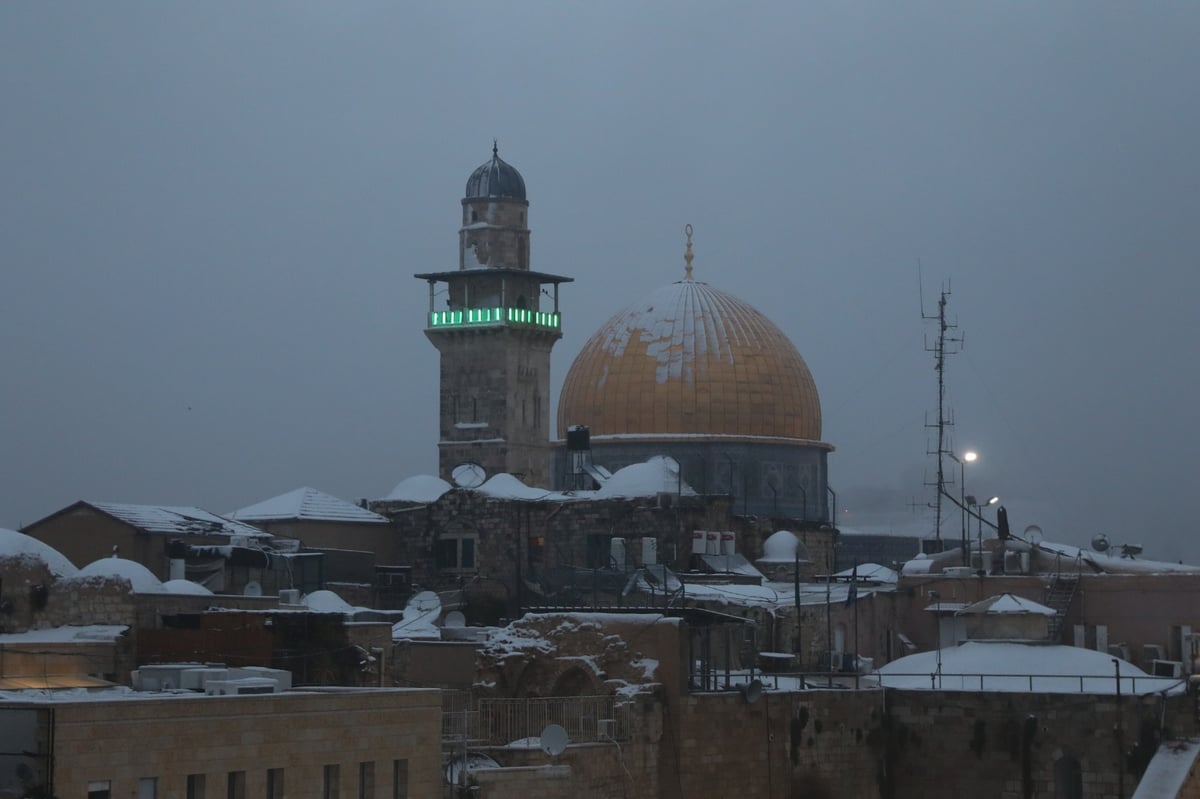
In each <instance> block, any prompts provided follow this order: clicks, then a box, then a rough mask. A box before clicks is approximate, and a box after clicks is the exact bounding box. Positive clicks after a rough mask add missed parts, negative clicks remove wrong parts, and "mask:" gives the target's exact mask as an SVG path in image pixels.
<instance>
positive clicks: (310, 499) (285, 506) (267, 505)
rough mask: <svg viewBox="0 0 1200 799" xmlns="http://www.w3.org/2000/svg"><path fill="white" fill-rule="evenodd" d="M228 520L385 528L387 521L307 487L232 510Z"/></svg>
mask: <svg viewBox="0 0 1200 799" xmlns="http://www.w3.org/2000/svg"><path fill="white" fill-rule="evenodd" d="M229 518H231V519H238V520H240V521H265V520H273V519H300V520H304V521H322V522H360V523H365V524H387V519H386V518H384V517H383V516H380V515H379V514H378V513H372V512H371V511H369V510H367V509H366V508H360V507H359V506H357V505H355V504H354V503H353V502H347V501H346V500H344V499H338V498H337V497H335V496H331V495H329V494H326V493H324V492H322V491H318V490H317V489H315V488H309V487H307V486H305V487H303V488H297V489H295V490H293V491H289V492H287V493H286V494H280V495H279V496H277V497H272V498H270V499H265V500H263V501H262V502H259V503H257V504H255V505H250V506H248V507H245V508H242V509H241V510H236V511H234V512H233V513H231V514H229Z"/></svg>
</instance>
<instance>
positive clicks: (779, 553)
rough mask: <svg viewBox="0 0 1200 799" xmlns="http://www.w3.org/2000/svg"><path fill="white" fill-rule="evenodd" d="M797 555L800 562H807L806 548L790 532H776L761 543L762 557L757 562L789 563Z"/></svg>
mask: <svg viewBox="0 0 1200 799" xmlns="http://www.w3.org/2000/svg"><path fill="white" fill-rule="evenodd" d="M797 555H799V556H800V560H805V561H806V560H808V548H807V547H806V546H804V544H803V542H801V541H800V539H799V538H797V537H796V534H795V533H793V532H792V531H791V530H777V531H776V532H774V533H771V536H770V537H769V538H768V539H767V540H766V541H764V542H763V556H762V557H761V558H759V560H765V561H770V562H779V563H791V562H793V561H794V560H795V559H796V556H797Z"/></svg>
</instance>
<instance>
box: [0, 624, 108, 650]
mask: <svg viewBox="0 0 1200 799" xmlns="http://www.w3.org/2000/svg"><path fill="white" fill-rule="evenodd" d="M128 631H129V627H127V626H126V625H124V624H88V625H70V626H66V627H49V628H46V629H43V630H27V631H26V632H23V633H5V634H3V635H0V646H3V645H6V644H80V643H96V642H101V643H107V642H112V641H115V640H116V639H118V638H120V637H121V636H122V635H124V634H125V633H127V632H128Z"/></svg>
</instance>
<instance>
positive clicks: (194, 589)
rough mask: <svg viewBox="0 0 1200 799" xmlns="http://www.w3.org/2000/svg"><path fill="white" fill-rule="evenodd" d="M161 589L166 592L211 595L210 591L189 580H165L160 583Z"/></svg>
mask: <svg viewBox="0 0 1200 799" xmlns="http://www.w3.org/2000/svg"><path fill="white" fill-rule="evenodd" d="M162 587H163V591H164V592H166V593H168V594H195V595H197V596H212V591H209V590H208V589H207V588H206V587H204V586H202V585H200V583H194V582H192V581H191V580H167V581H166V582H165V583H163V584H162Z"/></svg>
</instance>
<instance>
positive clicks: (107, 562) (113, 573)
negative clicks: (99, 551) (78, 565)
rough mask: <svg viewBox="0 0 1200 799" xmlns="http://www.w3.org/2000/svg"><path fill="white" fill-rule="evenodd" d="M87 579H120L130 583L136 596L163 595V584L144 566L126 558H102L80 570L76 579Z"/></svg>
mask: <svg viewBox="0 0 1200 799" xmlns="http://www.w3.org/2000/svg"><path fill="white" fill-rule="evenodd" d="M87 577H119V578H124V579H126V580H128V581H129V583H130V585H131V586H132V589H133V593H135V594H159V593H162V590H163V584H162V582H161V581H160V580H159V579H158V578H157V577H155V576H154V574H153V573H152V572H151V571H150V570H149V569H147V568H146V567H145V566H143V565H142V564H140V563H138V562H136V561H132V560H126V559H125V558H101V559H100V560H94V561H92V562H91V563H89V564H88V565H86V566H84V567H83V568H82V569H80V570H79V573H78V574H76V575H75V578H76V579H82V578H87Z"/></svg>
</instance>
